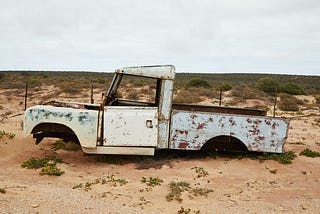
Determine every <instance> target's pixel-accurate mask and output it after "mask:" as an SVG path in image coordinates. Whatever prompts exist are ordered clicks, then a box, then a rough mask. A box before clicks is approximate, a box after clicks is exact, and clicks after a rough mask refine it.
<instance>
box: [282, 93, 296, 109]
mask: <svg viewBox="0 0 320 214" xmlns="http://www.w3.org/2000/svg"><path fill="white" fill-rule="evenodd" d="M299 103H301V102H300V101H299V100H298V99H297V98H295V97H294V96H292V95H289V94H281V95H280V102H279V104H278V106H279V109H280V110H282V111H299V106H298V104H299Z"/></svg>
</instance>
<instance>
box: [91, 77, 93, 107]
mask: <svg viewBox="0 0 320 214" xmlns="http://www.w3.org/2000/svg"><path fill="white" fill-rule="evenodd" d="M93 103H94V99H93V83H92V82H91V104H93Z"/></svg>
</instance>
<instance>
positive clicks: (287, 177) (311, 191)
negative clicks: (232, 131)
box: [0, 95, 320, 213]
mask: <svg viewBox="0 0 320 214" xmlns="http://www.w3.org/2000/svg"><path fill="white" fill-rule="evenodd" d="M0 100H1V103H0V104H1V106H2V109H1V111H0V113H1V114H3V113H5V112H7V111H11V115H16V114H19V113H22V112H23V111H22V110H21V109H22V108H23V106H21V105H19V102H18V101H17V100H7V99H6V98H4V97H3V96H2V95H1V96H0ZM20 104H21V103H20ZM19 109H20V110H19ZM306 114H311V116H306ZM306 114H305V115H303V116H302V117H296V118H293V119H292V120H291V124H290V130H289V137H288V140H287V144H286V146H285V148H286V150H293V151H295V152H296V153H297V154H299V152H300V151H302V150H303V149H304V148H310V149H313V150H317V151H319V150H320V131H319V130H320V115H319V110H314V111H312V112H306ZM0 119H1V118H0ZM22 121H23V116H22V115H20V116H15V117H12V118H7V119H5V120H3V121H2V122H1V123H0V131H1V130H3V131H6V132H11V133H15V134H16V136H15V137H14V138H13V139H11V140H10V139H8V138H7V137H2V138H1V139H0V166H1V167H0V188H3V189H4V190H5V193H0V213H178V211H179V210H182V208H183V209H184V210H188V209H190V213H196V212H198V213H245V212H246V213H320V170H319V166H320V158H310V157H305V156H298V157H297V158H295V159H294V160H293V163H292V164H289V165H284V164H280V163H278V162H276V161H273V160H269V161H264V162H260V161H258V160H251V159H249V158H244V159H240V160H239V159H237V158H236V157H235V156H233V157H232V155H231V156H230V155H228V156H218V158H217V159H214V158H210V157H197V156H190V157H189V158H186V157H185V158H181V157H177V158H170V159H169V160H165V158H159V157H158V159H159V160H158V161H159V164H156V163H157V158H155V160H153V161H152V160H151V162H152V163H153V164H151V165H150V166H149V167H141V166H143V165H144V164H145V165H146V166H147V165H148V163H147V162H146V163H144V161H143V159H141V162H142V163H141V162H137V161H136V159H133V158H130V157H123V156H120V157H117V158H115V161H114V162H115V163H110V161H109V162H99V161H97V160H98V159H99V158H98V156H96V155H90V156H86V155H84V154H83V152H82V151H81V150H79V151H75V152H74V151H64V150H59V151H57V152H54V151H53V150H52V146H53V143H54V142H55V140H54V139H47V140H44V141H43V142H42V143H41V144H40V145H37V146H36V145H34V141H33V138H32V137H31V136H29V137H24V136H23V133H22V127H21V123H22ZM52 155H56V156H59V157H61V158H62V159H63V161H64V162H65V163H62V164H58V166H59V167H60V168H61V169H63V170H64V171H65V173H64V174H63V175H61V176H48V175H43V176H41V175H39V170H35V169H26V168H22V167H21V166H20V164H21V163H22V162H23V161H25V160H27V159H29V158H30V157H37V158H43V157H47V156H52ZM187 157H188V156H187ZM131 160H132V161H131ZM147 160H149V161H150V159H147ZM118 162H122V164H118ZM194 167H198V168H203V170H204V171H205V172H207V174H206V175H203V176H201V175H199V173H197V172H196V170H195V168H194ZM271 172H276V173H271ZM112 176H114V177H113V178H115V179H118V178H120V179H125V180H126V181H127V182H128V183H126V184H124V185H120V183H119V182H112V181H107V182H106V183H105V184H102V183H101V182H100V183H97V184H93V185H91V189H88V190H85V188H75V189H74V188H73V187H74V186H75V185H79V184H83V186H84V185H85V184H86V183H87V182H92V183H94V182H95V181H96V180H97V179H98V180H99V179H100V181H101V180H102V179H107V178H110V177H112ZM142 177H146V178H149V177H153V178H156V177H158V178H161V179H162V180H163V183H161V185H160V186H155V187H152V188H150V187H148V186H147V185H146V184H145V183H142V182H141V179H142ZM172 181H174V182H182V181H185V182H188V183H189V184H190V187H191V188H190V190H189V191H185V192H183V193H182V195H181V199H182V201H181V202H179V201H177V200H172V201H167V200H166V196H167V195H168V193H169V191H170V190H169V183H170V182H172ZM196 188H198V189H199V188H202V190H212V192H209V193H208V194H207V196H205V195H195V194H194V193H193V192H192V191H191V189H196ZM186 213H187V212H186Z"/></svg>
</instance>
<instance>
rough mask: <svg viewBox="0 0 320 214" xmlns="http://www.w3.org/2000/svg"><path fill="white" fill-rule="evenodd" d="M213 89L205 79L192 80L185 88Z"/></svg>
mask: <svg viewBox="0 0 320 214" xmlns="http://www.w3.org/2000/svg"><path fill="white" fill-rule="evenodd" d="M191 87H194V88H212V86H211V84H210V83H209V82H208V81H206V80H204V79H200V78H192V79H191V80H189V81H188V82H187V83H186V84H185V88H191Z"/></svg>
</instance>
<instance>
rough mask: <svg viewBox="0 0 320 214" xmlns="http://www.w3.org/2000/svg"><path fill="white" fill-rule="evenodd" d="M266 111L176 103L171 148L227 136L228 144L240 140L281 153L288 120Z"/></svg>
mask: <svg viewBox="0 0 320 214" xmlns="http://www.w3.org/2000/svg"><path fill="white" fill-rule="evenodd" d="M226 112H227V113H226ZM253 114H256V115H253ZM264 114H265V112H264V111H259V110H250V109H239V108H221V107H208V106H193V105H174V109H173V111H172V115H171V133H170V143H169V148H170V149H186V150H199V149H201V148H202V147H203V146H204V145H205V144H206V143H209V144H215V143H216V141H218V139H224V143H225V146H226V147H227V148H228V147H229V145H228V144H230V143H231V142H239V143H240V144H243V145H244V146H245V147H246V148H247V149H248V150H249V151H256V152H274V153H282V152H283V145H284V142H285V140H286V138H287V134H288V127H289V121H288V120H286V119H284V118H274V117H266V116H264ZM219 141H220V140H219Z"/></svg>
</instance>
